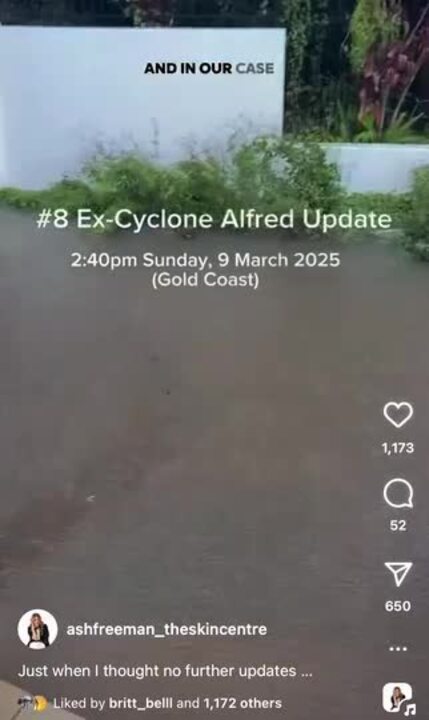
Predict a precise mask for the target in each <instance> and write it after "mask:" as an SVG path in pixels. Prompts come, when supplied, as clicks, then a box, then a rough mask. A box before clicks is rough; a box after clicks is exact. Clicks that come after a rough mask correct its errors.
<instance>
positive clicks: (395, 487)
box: [383, 478, 414, 509]
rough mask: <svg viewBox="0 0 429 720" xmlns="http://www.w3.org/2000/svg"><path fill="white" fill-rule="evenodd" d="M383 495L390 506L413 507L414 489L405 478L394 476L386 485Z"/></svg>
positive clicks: (398, 507) (399, 507)
mask: <svg viewBox="0 0 429 720" xmlns="http://www.w3.org/2000/svg"><path fill="white" fill-rule="evenodd" d="M383 497H384V500H385V502H386V503H387V504H388V505H390V507H393V508H397V509H401V508H413V507H414V506H413V498H414V490H413V486H412V485H411V483H409V482H408V480H404V478H393V480H389V482H388V483H386V485H385V486H384V490H383Z"/></svg>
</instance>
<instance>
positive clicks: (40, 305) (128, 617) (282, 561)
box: [0, 211, 429, 720]
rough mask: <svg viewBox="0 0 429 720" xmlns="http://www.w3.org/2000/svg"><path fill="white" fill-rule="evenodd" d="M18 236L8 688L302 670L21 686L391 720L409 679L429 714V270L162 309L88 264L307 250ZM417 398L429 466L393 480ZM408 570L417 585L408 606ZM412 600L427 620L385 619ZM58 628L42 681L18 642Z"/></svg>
mask: <svg viewBox="0 0 429 720" xmlns="http://www.w3.org/2000/svg"><path fill="white" fill-rule="evenodd" d="M0 223H1V239H0V261H1V266H0V303H1V314H0V337H1V338H2V343H1V353H0V396H1V404H0V417H1V446H2V450H1V455H2V480H1V487H2V503H1V504H0V529H1V531H0V613H1V618H2V621H1V624H0V640H1V653H0V677H1V678H2V679H4V680H7V681H9V682H13V683H14V684H18V682H17V677H16V674H17V672H19V670H20V669H21V667H22V665H23V664H27V665H34V664H39V665H43V664H44V663H49V664H51V663H52V664H56V665H61V664H63V663H66V662H67V663H71V664H81V665H89V666H92V665H93V664H94V663H95V662H98V663H99V664H100V665H103V664H106V663H111V664H113V665H116V666H124V665H127V664H128V665H130V666H140V665H143V664H144V663H158V664H160V665H180V666H183V665H185V664H186V663H192V664H193V665H205V664H209V663H212V662H213V663H216V664H225V665H233V666H235V667H237V666H243V665H258V666H259V665H262V664H264V663H266V664H280V665H285V666H295V667H297V668H298V673H299V676H298V677H297V678H296V679H289V680H284V679H265V680H255V681H253V682H248V681H244V680H237V679H235V680H233V681H207V680H206V681H203V680H198V681H196V680H193V681H180V680H174V681H172V680H169V681H167V680H156V681H155V680H152V681H151V680H144V681H136V680H128V681H126V680H116V681H114V680H111V681H109V682H107V681H106V680H103V679H98V680H76V679H69V680H52V679H48V680H45V679H43V680H36V679H30V678H29V679H27V680H20V681H19V684H21V685H22V686H23V687H25V688H26V689H27V690H28V691H30V692H35V693H37V692H42V693H44V694H46V695H48V696H49V697H54V696H55V697H61V696H66V697H69V698H70V697H75V698H82V697H84V696H85V695H87V696H91V695H93V696H94V697H103V696H107V697H109V696H110V697H113V698H121V697H123V696H128V697H132V698H137V699H139V700H141V699H143V698H144V697H145V696H150V697H152V698H154V697H162V696H174V697H190V698H195V697H196V696H200V697H220V696H228V697H236V698H239V699H242V698H252V697H259V698H262V699H267V698H268V699H270V698H279V699H282V701H283V703H284V708H283V709H282V710H280V711H271V712H270V711H268V710H265V711H263V712H259V713H258V712H256V711H252V710H247V711H235V712H229V713H227V712H225V711H219V712H211V713H210V712H208V711H207V712H206V711H203V710H200V711H199V712H198V711H193V712H181V713H180V712H178V711H176V712H175V713H172V712H171V711H166V712H161V711H160V712H158V713H154V716H155V715H156V714H157V715H159V716H160V717H166V718H172V717H173V716H174V717H186V718H188V717H196V718H203V717H208V716H209V715H212V716H213V717H219V718H221V720H223V718H227V717H228V718H229V717H232V716H238V717H246V718H256V717H262V716H269V717H290V718H292V719H293V720H308V718H310V717H318V718H320V719H321V720H363V718H365V719H369V718H376V717H380V718H381V717H382V716H383V714H384V713H383V710H382V708H381V687H382V685H383V684H384V683H386V682H399V681H400V682H411V683H412V684H413V685H414V686H415V691H416V693H417V698H418V703H419V714H420V715H421V716H422V717H425V716H427V705H428V699H427V688H426V686H427V683H426V668H427V638H426V633H425V630H424V629H425V628H426V627H427V620H428V617H427V608H428V595H429V583H428V577H427V555H428V544H429V543H428V538H427V511H428V510H427V509H428V504H429V485H428V483H427V477H426V476H427V467H428V457H429V455H428V452H429V451H428V443H427V433H428V425H427V418H428V408H429V397H428V386H429V383H428V379H429V378H428V375H429V334H428V332H427V319H428V315H429V292H428V290H429V268H428V267H427V266H424V265H420V264H418V263H415V262H413V261H412V260H410V259H409V258H407V257H406V256H404V255H403V254H402V253H401V252H400V251H395V250H392V249H391V248H389V247H386V246H384V245H383V244H375V243H373V242H369V241H368V242H366V243H362V244H360V245H359V246H356V247H341V246H339V247H336V246H331V247H332V248H335V249H336V250H338V249H339V250H340V251H341V253H342V266H341V268H340V269H337V270H323V271H322V270H320V271H316V270H311V271H310V270H308V271H303V272H301V271H300V272H299V271H297V270H291V269H288V271H287V272H284V271H273V270H271V271H267V272H266V273H263V279H262V284H261V287H260V289H259V290H258V291H257V292H254V291H251V290H234V289H231V290H224V291H219V290H210V289H207V288H200V289H199V290H198V291H195V290H193V289H188V290H186V289H185V290H183V289H182V290H163V291H161V292H154V291H153V290H152V289H151V287H150V283H149V274H148V272H147V271H146V272H144V271H142V270H121V271H118V272H116V273H109V272H108V271H105V270H99V269H97V270H95V269H92V268H91V269H89V268H88V269H85V270H72V269H71V268H70V263H69V254H70V252H72V251H75V250H79V251H84V252H87V251H88V248H90V249H94V248H95V249H106V248H107V249H108V250H111V251H114V252H119V253H130V252H132V253H134V252H141V250H142V248H143V247H144V248H145V249H151V250H154V249H156V250H157V251H158V252H160V253H162V252H168V253H177V252H180V251H182V250H187V251H188V252H201V253H206V252H207V251H209V252H211V253H216V252H217V251H220V250H225V249H227V250H228V251H230V252H232V251H235V250H245V249H247V250H252V251H253V252H256V253H261V252H264V253H266V252H278V251H279V250H280V249H281V250H286V251H287V252H290V251H291V249H292V248H293V247H295V246H292V245H290V244H288V243H286V244H285V242H284V240H282V239H280V238H273V237H272V238H266V237H265V238H263V239H262V238H258V237H255V236H254V237H240V238H239V237H234V236H224V237H216V236H206V237H205V238H204V239H200V240H194V241H186V240H179V239H178V238H177V237H176V236H172V235H154V236H151V237H148V238H145V239H142V238H140V239H136V238H135V237H121V238H115V239H111V238H110V239H104V238H93V237H90V236H83V235H78V234H76V233H74V232H72V231H63V232H58V231H53V230H48V231H45V232H40V231H37V230H36V229H35V227H34V219H33V218H32V217H31V216H25V215H18V214H16V213H14V212H9V211H2V213H1V218H0ZM300 247H303V246H302V245H301V246H300ZM320 247H323V245H321V246H320ZM396 398H398V399H409V400H410V401H412V402H414V404H415V418H414V419H413V421H412V422H411V423H410V424H409V425H408V426H407V428H406V429H404V430H403V431H401V432H400V433H399V435H400V437H401V439H412V440H413V441H414V442H415V446H416V452H415V454H414V455H413V456H411V457H410V456H408V457H401V458H392V457H390V458H384V457H383V456H382V453H381V450H380V445H381V443H382V442H383V441H390V440H395V439H397V438H398V432H397V431H395V430H394V429H393V428H391V427H390V426H387V423H386V422H385V421H384V420H383V417H382V414H381V408H382V406H383V404H384V402H386V401H387V400H389V399H396ZM395 476H396V477H397V476H399V477H406V478H408V479H409V480H410V481H412V483H413V485H414V487H415V493H416V507H415V509H414V510H413V511H412V512H408V515H407V518H408V520H409V531H408V532H407V533H400V534H394V533H391V532H390V531H389V528H388V525H389V520H390V519H391V518H392V517H402V516H403V515H402V514H401V513H395V511H390V510H389V509H388V508H387V507H386V506H385V505H384V503H383V501H382V498H381V493H382V487H383V484H384V482H385V481H386V480H387V479H389V478H391V477H395ZM392 560H393V561H394V560H399V561H403V560H409V561H412V562H414V563H415V566H414V568H413V571H412V574H410V576H409V578H408V579H407V582H406V583H405V584H404V586H403V587H402V588H401V589H400V590H396V589H395V588H394V586H393V582H392V579H391V577H389V575H388V573H387V571H386V570H385V569H384V567H383V563H384V562H386V561H392ZM388 599H410V600H411V601H412V603H413V608H412V612H411V613H409V614H408V615H406V616H404V615H399V616H393V615H391V614H388V613H386V612H385V611H384V609H383V606H384V602H385V601H386V600H388ZM34 607H37V608H45V609H47V610H49V611H51V612H52V613H54V615H55V616H56V618H57V619H58V622H59V625H60V636H59V639H58V641H57V642H56V643H55V645H53V646H52V647H51V648H50V649H49V650H47V651H45V652H43V653H37V657H35V656H36V653H32V652H30V651H28V650H27V649H26V648H25V647H24V646H23V645H21V644H20V643H19V641H18V640H17V637H16V622H17V619H18V618H19V617H20V615H21V614H22V613H23V612H24V611H26V610H29V609H31V608H34ZM96 620H97V621H99V622H100V623H114V624H116V623H117V624H121V623H122V624H125V623H126V624H130V623H151V622H156V623H163V622H168V621H174V622H178V623H192V622H195V621H210V622H213V623H223V622H227V623H244V622H252V623H259V624H261V623H262V624H266V625H267V626H268V636H267V637H266V638H263V639H259V640H258V639H245V640H243V639H240V640H237V639H229V640H219V639H215V638H212V639H210V638H199V639H194V640H189V639H182V640H147V639H146V640H145V639H141V638H140V639H126V638H104V639H100V638H96V639H94V638H92V639H91V638H86V639H79V640H78V639H73V638H71V637H67V636H66V634H65V627H66V625H69V624H77V623H80V622H83V621H88V622H94V621H96ZM391 644H395V645H396V644H401V645H403V644H404V645H406V646H408V648H409V651H408V653H407V654H397V653H391V652H389V646H390V645H391ZM301 673H312V674H313V678H312V679H311V680H310V679H306V678H304V677H301ZM425 692H426V697H425ZM79 714H81V715H83V716H84V717H87V718H97V717H99V716H100V714H99V713H96V712H91V711H89V710H88V711H81V712H80V713H79ZM135 714H136V713H135V712H133V711H131V710H130V711H124V712H112V713H110V714H109V715H108V716H109V717H113V718H122V717H124V718H128V717H133V716H135ZM106 716H107V714H106Z"/></svg>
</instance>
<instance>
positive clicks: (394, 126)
mask: <svg viewBox="0 0 429 720" xmlns="http://www.w3.org/2000/svg"><path fill="white" fill-rule="evenodd" d="M392 22H393V21H390V25H392ZM387 27H389V22H387ZM428 57H429V4H428V5H427V7H426V9H425V10H424V11H423V12H422V14H421V16H420V19H419V21H418V22H417V23H416V25H415V26H414V28H413V29H412V30H407V31H406V32H405V31H404V35H403V37H401V38H397V39H395V40H392V39H386V37H384V38H383V39H381V40H380V41H379V42H376V43H375V44H372V45H371V46H370V48H369V49H368V50H367V55H366V58H365V61H364V65H363V70H362V78H361V89H360V93H359V98H360V110H359V118H360V120H361V122H362V123H363V125H364V128H363V130H364V132H365V133H367V134H368V133H369V134H371V133H372V134H375V135H376V137H377V138H379V139H381V138H383V136H384V137H385V138H387V137H388V136H389V135H390V136H393V137H394V136H398V135H399V136H406V135H410V134H411V130H412V128H413V127H414V126H415V125H416V123H417V122H418V121H419V120H420V119H421V118H422V117H423V114H421V115H419V114H418V113H417V114H416V113H415V111H414V112H413V113H412V114H411V116H409V115H406V114H405V110H404V108H405V106H406V103H407V101H408V100H409V92H410V89H411V86H412V85H413V83H414V80H415V79H416V77H417V75H418V73H419V71H420V70H421V68H422V67H423V64H424V63H425V61H426V60H427V59H428Z"/></svg>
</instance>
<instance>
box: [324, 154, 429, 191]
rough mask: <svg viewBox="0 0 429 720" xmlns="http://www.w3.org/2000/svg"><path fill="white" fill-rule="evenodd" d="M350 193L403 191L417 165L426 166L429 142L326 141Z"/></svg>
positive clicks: (330, 157)
mask: <svg viewBox="0 0 429 720" xmlns="http://www.w3.org/2000/svg"><path fill="white" fill-rule="evenodd" d="M324 147H325V148H326V151H327V155H328V158H329V160H331V162H335V163H336V164H337V165H338V167H339V169H340V173H341V179H342V183H343V185H344V187H345V188H346V189H347V190H349V191H350V192H405V191H406V190H408V189H409V188H410V186H411V183H412V178H413V172H414V170H415V169H416V168H418V167H422V166H423V165H429V145H391V144H387V143H386V144H372V143H369V144H361V143H353V144H352V143H344V144H336V143H335V144H327V145H325V146H324Z"/></svg>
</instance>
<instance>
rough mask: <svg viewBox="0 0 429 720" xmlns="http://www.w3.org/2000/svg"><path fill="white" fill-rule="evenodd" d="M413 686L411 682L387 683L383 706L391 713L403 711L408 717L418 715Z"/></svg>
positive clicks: (384, 689)
mask: <svg viewBox="0 0 429 720" xmlns="http://www.w3.org/2000/svg"><path fill="white" fill-rule="evenodd" d="M412 699H413V688H412V687H411V685H410V684H409V683H405V682H398V683H387V684H386V685H385V686H384V687H383V708H384V710H385V711H386V712H389V713H403V714H404V715H405V716H406V717H408V716H409V715H416V704H415V702H411V701H412Z"/></svg>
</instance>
